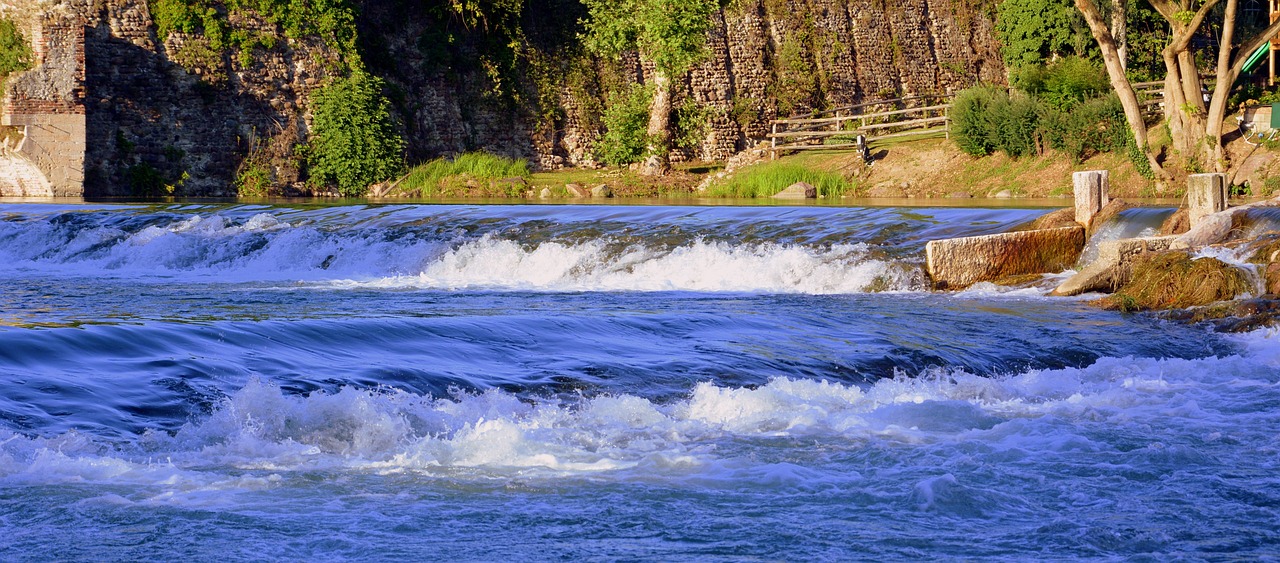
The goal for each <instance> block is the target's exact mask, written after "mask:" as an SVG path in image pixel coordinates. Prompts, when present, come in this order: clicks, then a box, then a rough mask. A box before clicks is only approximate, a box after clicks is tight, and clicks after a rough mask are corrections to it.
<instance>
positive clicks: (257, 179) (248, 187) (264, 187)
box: [236, 160, 272, 197]
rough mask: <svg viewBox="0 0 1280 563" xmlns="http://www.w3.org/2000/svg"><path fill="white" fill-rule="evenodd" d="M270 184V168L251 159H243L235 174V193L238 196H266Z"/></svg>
mask: <svg viewBox="0 0 1280 563" xmlns="http://www.w3.org/2000/svg"><path fill="white" fill-rule="evenodd" d="M271 185H272V181H271V170H269V169H268V168H267V167H266V166H264V165H263V164H261V163H258V162H254V161H252V160H247V161H245V163H244V164H242V165H241V168H240V172H239V173H237V174H236V194H237V195H239V196H240V197H267V196H268V195H270V193H271Z"/></svg>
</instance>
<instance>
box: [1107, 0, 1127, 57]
mask: <svg viewBox="0 0 1280 563" xmlns="http://www.w3.org/2000/svg"><path fill="white" fill-rule="evenodd" d="M1127 4H1128V0H1111V37H1112V38H1114V39H1115V40H1116V54H1117V56H1119V57H1120V68H1121V70H1128V69H1129V31H1128V24H1127V22H1126V21H1125V18H1126V17H1127V16H1128V15H1129V9H1128V5H1127Z"/></svg>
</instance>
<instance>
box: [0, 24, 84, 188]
mask: <svg viewBox="0 0 1280 563" xmlns="http://www.w3.org/2000/svg"><path fill="white" fill-rule="evenodd" d="M0 13H2V14H5V15H6V16H12V17H13V19H14V20H16V21H17V23H18V24H19V25H20V26H21V27H22V28H25V29H24V30H23V31H24V35H25V36H26V37H27V38H28V41H29V42H30V43H31V48H32V68H31V70H28V71H26V72H22V73H19V74H17V75H15V76H13V77H11V79H10V80H9V84H7V85H6V88H5V92H4V99H3V101H2V102H0V106H3V111H2V113H0V125H4V126H6V127H10V128H13V132H12V134H10V135H7V136H6V142H5V143H4V144H3V145H2V146H0V153H3V155H2V156H3V158H2V159H0V166H4V168H5V170H3V171H0V195H18V196H80V195H82V194H83V180H84V161H85V107H84V60H85V54H84V26H83V25H82V24H81V20H80V18H79V16H77V15H76V14H74V13H71V12H69V11H66V10H62V9H53V10H49V11H39V12H35V11H25V12H24V11H20V10H17V9H15V7H14V6H12V5H7V6H5V5H0Z"/></svg>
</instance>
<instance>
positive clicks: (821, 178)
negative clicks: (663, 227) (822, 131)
mask: <svg viewBox="0 0 1280 563" xmlns="http://www.w3.org/2000/svg"><path fill="white" fill-rule="evenodd" d="M796 182H807V183H809V184H812V185H813V187H815V188H818V195H820V196H825V197H840V196H842V195H844V193H845V192H846V191H847V190H849V189H850V188H852V187H853V185H852V184H851V183H850V182H849V181H847V180H845V178H844V176H841V175H840V174H837V173H834V172H826V171H822V170H814V169H812V168H805V167H804V166H800V165H798V164H791V163H788V162H768V163H763V164H757V165H755V166H751V167H749V168H744V169H742V170H741V171H739V172H738V173H736V174H734V175H733V176H730V177H728V178H726V179H725V180H724V182H723V183H720V184H716V185H713V186H712V187H711V188H710V190H709V191H708V194H707V195H710V196H713V197H748V198H755V197H770V196H772V195H773V194H776V193H778V192H780V191H782V190H783V189H784V188H786V187H787V186H790V185H791V184H794V183H796Z"/></svg>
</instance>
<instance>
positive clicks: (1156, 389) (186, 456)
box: [0, 332, 1280, 505]
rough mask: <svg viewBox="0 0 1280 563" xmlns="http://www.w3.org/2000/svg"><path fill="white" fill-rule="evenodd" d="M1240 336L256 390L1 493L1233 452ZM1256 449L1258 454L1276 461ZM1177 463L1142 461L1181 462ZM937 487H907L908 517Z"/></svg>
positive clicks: (6, 459)
mask: <svg viewBox="0 0 1280 563" xmlns="http://www.w3.org/2000/svg"><path fill="white" fill-rule="evenodd" d="M1241 340H1242V342H1243V347H1244V349H1245V350H1246V352H1245V353H1244V354H1243V355H1241V356H1230V357H1223V358H1204V359H1197V360H1181V359H1143V358H1104V359H1101V360H1099V361H1098V362H1096V363H1094V364H1093V365H1091V366H1088V367H1085V368H1078V369H1077V368H1069V369H1058V370H1031V371H1027V372H1024V373H1020V374H1015V375H1010V376H1006V377H979V376H976V375H973V374H969V373H965V372H963V371H957V370H940V369H935V370H933V371H930V372H928V373H924V374H916V375H915V376H914V377H906V376H905V375H903V376H900V377H895V378H892V379H885V380H881V381H878V382H876V383H875V384H872V385H869V386H865V387H859V386H854V385H846V384H841V383H834V382H829V381H819V380H796V379H787V378H778V379H774V380H773V381H771V382H769V383H768V384H766V385H762V386H759V387H755V388H746V387H722V386H718V385H714V384H712V383H709V382H704V383H701V384H698V385H697V386H695V387H694V388H693V389H692V391H691V392H690V395H689V396H688V397H687V398H686V399H684V400H680V401H676V402H673V403H655V402H652V401H650V400H647V399H645V398H642V397H637V396H633V395H625V394H624V395H615V396H600V397H595V398H589V399H582V400H580V401H574V402H569V403H564V402H559V401H551V400H548V401H530V400H529V399H528V398H524V399H522V398H520V397H517V396H515V395H512V394H510V393H506V392H502V391H498V390H490V391H487V392H484V393H479V394H459V395H457V396H455V397H453V398H436V397H429V396H420V395H415V394H411V393H407V392H404V391H399V390H393V389H355V388H344V389H342V390H340V391H338V392H335V393H322V392H317V393H312V394H310V395H307V396H299V395H291V394H287V393H285V392H283V391H282V390H281V389H280V388H278V387H277V386H275V385H274V384H272V383H270V382H266V381H260V380H253V381H251V382H250V383H249V384H247V385H246V386H245V387H244V388H243V389H241V390H240V391H238V392H236V393H235V394H234V395H232V396H231V397H229V398H228V399H227V400H225V401H224V402H223V404H222V405H221V406H220V407H219V408H218V409H217V410H216V412H215V413H214V414H212V415H211V416H209V417H207V418H205V419H203V420H201V421H197V422H193V423H190V424H188V425H187V426H185V427H183V428H182V429H181V430H179V431H178V432H176V433H175V434H173V435H172V436H171V435H168V434H165V433H160V432H148V433H146V434H145V435H143V436H141V437H140V438H139V439H138V440H136V441H135V442H132V443H128V444H109V443H105V442H100V441H95V440H92V439H90V438H89V437H87V436H85V435H82V434H77V433H69V434H66V435H62V436H56V437H49V438H30V437H24V436H20V435H15V434H9V435H7V436H3V437H0V483H5V482H10V483H13V482H18V483H67V482H96V483H128V484H140V485H148V486H155V487H160V488H162V489H164V490H166V491H169V492H170V493H171V494H169V495H168V496H163V498H161V497H159V496H157V497H155V498H150V500H149V501H154V502H191V503H202V502H211V500H210V499H209V498H207V496H206V493H209V492H210V491H223V490H246V489H253V488H255V487H259V488H260V487H272V486H277V485H278V483H279V482H280V479H282V478H283V479H285V480H286V481H287V476H288V475H290V474H292V473H294V472H305V471H312V470H328V471H373V472H379V473H401V472H411V473H421V474H423V475H442V476H449V477H450V478H459V477H462V478H489V477H493V476H502V475H511V474H519V475H521V476H523V477H530V478H535V477H538V476H540V475H541V476H548V477H554V476H562V475H566V474H582V475H587V474H590V475H614V476H616V478H621V479H667V478H675V476H681V478H684V477H688V476H690V475H695V474H696V475H700V477H699V478H700V479H705V480H708V481H707V482H718V481H721V480H724V479H728V478H729V476H732V475H738V476H754V477H751V478H752V479H758V480H760V481H761V482H764V483H770V482H772V483H775V484H780V483H785V482H791V481H794V480H795V479H797V477H794V474H795V470H791V469H786V468H785V467H782V466H777V467H774V468H773V469H761V468H760V467H758V464H754V463H749V462H748V460H747V459H745V458H744V459H738V458H737V457H736V454H732V453H728V454H726V453H724V451H722V449H721V448H722V446H724V445H725V444H728V443H733V444H739V446H735V447H741V446H740V445H741V444H752V443H755V444H758V445H759V447H765V446H764V445H765V444H768V443H769V441H770V440H772V439H775V438H778V437H790V438H804V439H805V440H806V441H811V442H812V443H815V444H821V443H830V442H833V441H834V442H836V443H839V444H846V446H842V447H848V446H847V444H856V443H884V444H898V445H899V447H917V446H921V445H944V446H945V445H947V444H960V443H967V442H978V443H983V444H986V445H985V446H983V447H985V448H995V449H996V450H1009V451H1011V452H1014V454H1011V455H1042V454H1037V453H1036V452H1063V451H1080V450H1091V449H1096V448H1099V447H1102V446H1100V445H1098V444H1096V443H1094V441H1093V440H1091V439H1090V438H1088V437H1087V436H1084V435H1081V434H1079V433H1077V432H1074V431H1072V430H1071V428H1075V427H1080V426H1088V425H1095V424H1100V425H1103V426H1105V427H1114V428H1131V429H1133V431H1135V432H1141V430H1140V429H1142V428H1148V427H1150V426H1151V425H1159V426H1170V425H1172V426H1174V427H1176V428H1178V430H1177V432H1191V433H1193V434H1195V435H1198V436H1212V437H1213V438H1212V439H1213V440H1215V441H1222V440H1236V441H1241V440H1243V438H1240V437H1239V436H1238V435H1239V434H1241V433H1256V432H1257V431H1258V428H1255V427H1254V426H1256V425H1254V424H1250V423H1249V422H1250V421H1251V420H1252V419H1250V418H1249V417H1257V416H1262V417H1268V416H1270V415H1269V414H1268V413H1254V412H1251V411H1247V410H1245V411H1240V409H1239V407H1238V405H1241V404H1246V403H1250V402H1257V401H1259V400H1260V397H1261V398H1263V399H1265V398H1266V397H1270V396H1273V395H1277V394H1280V376H1277V375H1276V374H1277V373H1278V371H1277V368H1280V342H1278V340H1280V337H1278V336H1277V335H1276V334H1274V333H1270V332H1259V333H1254V334H1250V335H1245V336H1243V337H1241ZM1268 400H1269V399H1268ZM1242 417H1243V418H1242ZM1064 424H1065V425H1066V426H1065V427H1064ZM1265 424H1266V423H1265V422H1263V426H1265ZM1206 439H1208V438H1206ZM1270 439H1271V440H1272V441H1273V442H1275V441H1277V440H1280V436H1275V435H1274V432H1272V435H1271V436H1270ZM1265 442H1266V438H1265V437H1264V439H1263V442H1262V443H1260V444H1259V445H1260V447H1277V444H1271V445H1267V444H1266V443H1265ZM1180 451H1181V450H1178V451H1174V452H1172V453H1169V452H1165V453H1158V454H1154V453H1153V455H1186V454H1185V452H1182V453H1179V452H1180ZM744 463H745V465H744ZM246 470H247V471H250V472H251V473H247V474H245V473H241V472H243V471H246ZM801 473H803V472H801ZM281 476H283V477H281ZM468 476H470V477H468ZM935 489H936V487H932V486H931V485H930V486H925V488H924V489H922V490H921V491H919V493H920V495H921V503H922V504H925V505H927V504H929V503H930V502H931V501H930V500H929V498H930V494H931V493H930V491H931V490H935ZM935 492H936V491H935Z"/></svg>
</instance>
